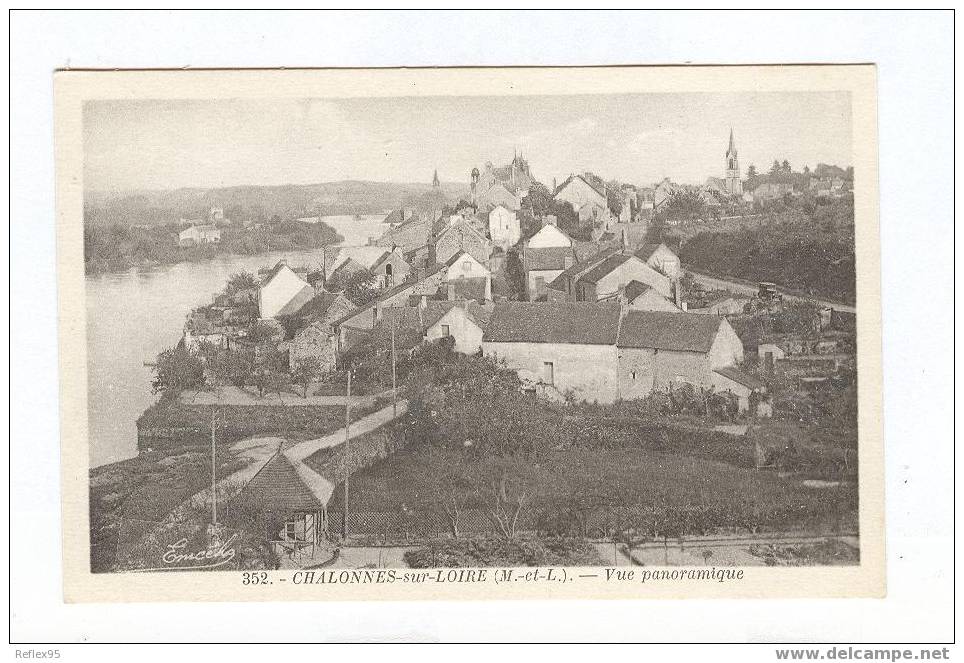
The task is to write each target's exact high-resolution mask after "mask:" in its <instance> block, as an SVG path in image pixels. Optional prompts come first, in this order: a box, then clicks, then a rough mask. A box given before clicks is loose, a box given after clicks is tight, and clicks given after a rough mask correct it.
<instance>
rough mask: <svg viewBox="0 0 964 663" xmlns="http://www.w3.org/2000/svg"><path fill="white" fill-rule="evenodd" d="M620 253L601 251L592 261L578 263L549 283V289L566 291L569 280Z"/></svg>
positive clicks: (616, 251) (607, 250)
mask: <svg viewBox="0 0 964 663" xmlns="http://www.w3.org/2000/svg"><path fill="white" fill-rule="evenodd" d="M618 251H619V250H618V249H603V250H602V251H599V252H598V253H596V254H595V255H594V256H592V257H591V258H590V259H587V260H585V261H580V262H577V263H576V264H575V265H573V266H572V267H569V268H568V269H566V270H565V271H564V272H563V273H562V274H560V275H559V276H557V277H556V278H554V279H553V280H552V282H551V283H549V287H550V288H552V289H553V290H565V286H566V281H567V280H569V279H571V278H573V277H574V276H576V275H578V274H582V273H584V272H586V271H588V270H590V269H592V267H593V266H594V265H596V264H598V263H600V262H602V261H603V260H605V259H606V258H608V257H609V256H611V255H615V254H616V253H618ZM577 257H578V254H577Z"/></svg>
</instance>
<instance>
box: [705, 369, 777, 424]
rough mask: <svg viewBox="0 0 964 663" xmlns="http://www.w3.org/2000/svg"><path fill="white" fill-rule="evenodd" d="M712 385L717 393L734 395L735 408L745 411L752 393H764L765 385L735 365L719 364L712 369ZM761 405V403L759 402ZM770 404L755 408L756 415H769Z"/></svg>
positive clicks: (770, 410)
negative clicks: (719, 365)
mask: <svg viewBox="0 0 964 663" xmlns="http://www.w3.org/2000/svg"><path fill="white" fill-rule="evenodd" d="M712 387H713V390H714V391H715V392H717V393H721V392H726V393H730V394H732V395H733V396H735V397H736V404H737V409H738V410H739V411H740V412H747V411H748V410H749V409H750V406H751V399H752V398H753V396H754V394H758V395H759V394H764V393H766V390H767V389H766V385H765V384H764V383H763V382H762V381H761V380H760V379H759V378H756V377H754V376H752V375H747V374H746V373H744V372H743V371H741V370H740V369H739V368H737V367H736V366H721V367H719V368H715V369H713V375H712ZM761 405H763V404H761ZM772 413H773V409H772V406H770V405H769V404H766V405H765V406H764V407H759V408H758V409H757V415H758V416H771V415H772Z"/></svg>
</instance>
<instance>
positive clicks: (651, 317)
mask: <svg viewBox="0 0 964 663" xmlns="http://www.w3.org/2000/svg"><path fill="white" fill-rule="evenodd" d="M482 352H483V354H484V355H485V356H487V357H491V358H493V359H496V360H499V361H504V362H505V363H506V365H508V366H510V367H512V368H514V369H515V370H517V371H519V375H520V377H521V378H523V380H524V381H525V382H528V383H531V384H533V385H534V386H535V387H536V389H537V390H539V391H541V392H542V393H543V394H545V395H548V396H553V397H558V396H560V395H564V394H566V393H567V392H570V393H571V394H572V395H573V396H574V397H575V398H577V399H580V400H586V401H597V402H600V403H612V402H613V401H615V400H617V399H634V398H642V397H644V396H646V395H648V394H649V393H651V392H652V391H653V390H654V389H668V388H671V387H674V386H678V385H680V384H690V385H693V386H694V387H697V388H704V389H714V390H716V391H729V392H730V393H733V394H734V396H735V397H736V398H737V400H738V402H739V404H740V407H741V409H744V410H745V409H746V408H748V407H749V398H750V394H751V393H752V392H753V391H759V390H760V389H761V386H760V385H756V384H752V383H753V381H752V379H751V378H749V377H748V376H743V375H742V373H741V372H740V371H739V369H737V368H736V364H737V363H739V362H740V361H742V360H743V344H742V343H741V341H740V338H739V337H738V336H737V335H736V332H734V331H733V328H732V327H731V326H730V324H729V323H728V322H727V321H726V320H725V319H724V318H717V317H712V316H705V315H695V314H691V313H683V312H668V311H638V310H627V309H626V307H625V306H619V305H612V304H605V303H590V302H561V303H522V302H507V303H498V304H496V305H495V308H494V310H493V312H492V315H491V317H490V320H489V325H488V327H487V328H486V330H485V333H484V334H483V337H482ZM724 369H725V370H724Z"/></svg>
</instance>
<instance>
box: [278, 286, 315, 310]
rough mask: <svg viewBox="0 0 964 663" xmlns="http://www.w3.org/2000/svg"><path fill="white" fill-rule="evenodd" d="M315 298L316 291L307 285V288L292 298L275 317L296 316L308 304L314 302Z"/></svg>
mask: <svg viewBox="0 0 964 663" xmlns="http://www.w3.org/2000/svg"><path fill="white" fill-rule="evenodd" d="M314 296H315V289H314V288H312V287H311V286H310V285H308V284H307V283H306V284H305V287H303V288H302V289H301V290H299V291H298V294H296V295H295V296H294V297H292V298H291V300H290V301H289V302H288V303H287V304H285V305H284V306H283V307H282V308H281V310H280V311H278V312H277V313H276V314H275V317H277V316H283V315H294V314H295V313H298V312H299V311H300V310H301V309H302V307H303V306H304V305H305V304H307V303H308V302H310V301H311V300H312V298H313V297H314Z"/></svg>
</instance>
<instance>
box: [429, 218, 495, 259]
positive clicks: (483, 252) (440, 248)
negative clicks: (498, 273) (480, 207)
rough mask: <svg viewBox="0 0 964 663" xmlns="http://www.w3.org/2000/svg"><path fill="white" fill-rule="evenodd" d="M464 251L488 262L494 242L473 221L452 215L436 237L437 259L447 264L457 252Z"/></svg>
mask: <svg viewBox="0 0 964 663" xmlns="http://www.w3.org/2000/svg"><path fill="white" fill-rule="evenodd" d="M461 251H464V252H465V253H468V254H470V255H471V256H472V257H474V258H475V259H476V260H478V261H479V262H481V263H488V261H489V256H490V255H491V254H492V244H491V243H490V242H489V240H488V238H486V237H485V235H483V234H482V233H481V232H479V230H478V229H476V228H475V227H473V226H472V224H471V223H469V222H468V221H466V220H465V219H464V218H462V217H461V216H458V215H454V216H452V217H450V222H449V224H448V225H447V226H446V227H445V228H444V229H443V230H442V231H441V232H440V233H439V234H438V236H437V237H436V238H435V260H436V262H438V263H439V264H445V263H446V262H448V260H449V259H450V258H451V257H452V256H454V255H456V254H457V253H459V252H461Z"/></svg>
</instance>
